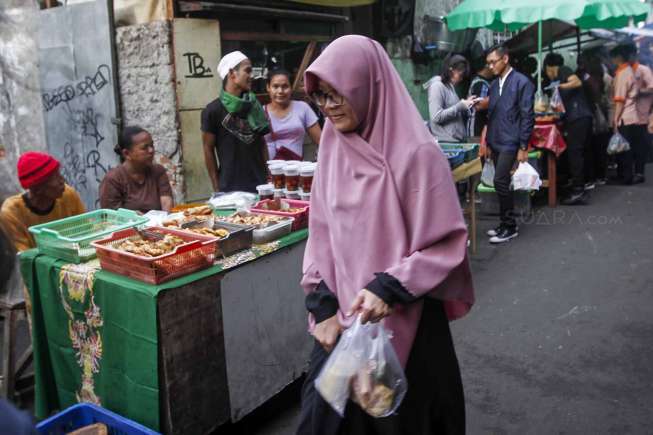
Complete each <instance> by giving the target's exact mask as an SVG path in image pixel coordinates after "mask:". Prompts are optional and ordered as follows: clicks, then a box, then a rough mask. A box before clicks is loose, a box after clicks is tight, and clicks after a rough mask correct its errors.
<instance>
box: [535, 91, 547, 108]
mask: <svg viewBox="0 0 653 435" xmlns="http://www.w3.org/2000/svg"><path fill="white" fill-rule="evenodd" d="M534 109H535V113H546V112H548V111H549V98H548V97H547V96H546V95H544V94H543V93H541V92H538V93H537V94H535V107H534Z"/></svg>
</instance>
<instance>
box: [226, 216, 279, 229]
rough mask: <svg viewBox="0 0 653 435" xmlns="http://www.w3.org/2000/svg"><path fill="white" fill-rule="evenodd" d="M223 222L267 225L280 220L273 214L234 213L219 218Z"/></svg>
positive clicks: (258, 225) (257, 225)
mask: <svg viewBox="0 0 653 435" xmlns="http://www.w3.org/2000/svg"><path fill="white" fill-rule="evenodd" d="M219 219H220V220H221V221H223V222H229V223H232V224H238V225H252V226H256V227H263V226H267V225H274V224H277V223H279V222H280V220H279V219H278V218H276V217H274V216H269V215H263V214H234V215H231V216H225V217H221V218H219Z"/></svg>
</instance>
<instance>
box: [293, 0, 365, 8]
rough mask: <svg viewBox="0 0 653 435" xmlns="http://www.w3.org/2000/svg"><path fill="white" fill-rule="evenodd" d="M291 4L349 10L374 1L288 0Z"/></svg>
mask: <svg viewBox="0 0 653 435" xmlns="http://www.w3.org/2000/svg"><path fill="white" fill-rule="evenodd" d="M288 1H291V2H293V3H304V4H307V5H316V6H330V7H335V8H349V7H353V6H365V5H371V4H372V3H375V2H376V0H288Z"/></svg>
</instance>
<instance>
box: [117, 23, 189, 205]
mask: <svg viewBox="0 0 653 435" xmlns="http://www.w3.org/2000/svg"><path fill="white" fill-rule="evenodd" d="M116 51H117V56H118V81H119V83H120V99H121V111H122V118H123V125H140V126H141V127H143V128H145V129H146V130H148V131H149V132H150V133H151V134H152V138H153V139H154V147H155V150H156V161H157V163H159V164H161V165H163V166H164V167H165V168H166V170H167V171H168V177H169V178H170V183H171V184H172V188H173V192H174V195H175V201H176V202H177V203H179V202H183V200H184V176H183V173H182V170H181V168H182V166H181V158H182V156H181V144H180V135H179V119H178V116H177V97H176V89H175V79H174V62H173V50H172V28H171V24H170V22H169V21H154V22H151V23H147V24H137V25H133V26H124V27H118V28H117V29H116Z"/></svg>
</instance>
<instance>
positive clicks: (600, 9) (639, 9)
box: [446, 0, 650, 92]
mask: <svg viewBox="0 0 653 435" xmlns="http://www.w3.org/2000/svg"><path fill="white" fill-rule="evenodd" d="M540 1H541V3H540V4H538V3H539V2H537V0H464V1H463V2H462V3H460V4H459V5H458V6H456V7H455V8H454V10H453V11H451V13H449V15H447V17H446V21H447V27H448V28H449V29H450V30H462V29H469V28H479V27H484V28H488V29H492V30H495V31H505V30H511V31H515V30H519V29H521V28H522V27H524V26H526V25H528V24H532V23H539V29H538V59H539V62H540V67H539V68H538V77H537V82H538V92H540V88H541V77H540V74H541V72H540V71H541V69H542V68H541V63H542V21H546V20H549V19H558V20H565V21H573V22H575V23H576V25H577V26H578V27H580V28H582V29H593V28H604V29H614V28H619V27H625V26H627V25H628V24H629V21H630V19H631V18H632V19H633V20H634V21H636V22H638V21H643V20H645V19H646V16H647V14H648V13H649V11H650V6H649V5H648V4H646V3H644V2H643V1H641V0H540Z"/></svg>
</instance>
